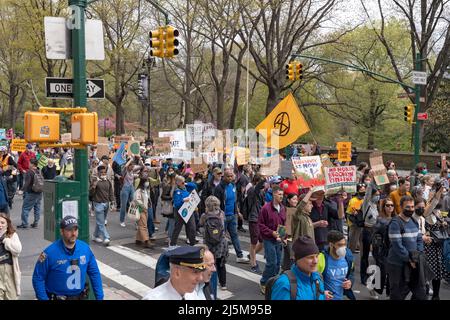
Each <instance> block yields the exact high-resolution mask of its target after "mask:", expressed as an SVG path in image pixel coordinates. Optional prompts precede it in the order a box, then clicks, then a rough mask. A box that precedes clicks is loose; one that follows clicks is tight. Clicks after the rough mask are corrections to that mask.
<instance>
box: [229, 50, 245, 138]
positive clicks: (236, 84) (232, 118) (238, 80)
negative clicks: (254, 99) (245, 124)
mask: <svg viewBox="0 0 450 320" xmlns="http://www.w3.org/2000/svg"><path fill="white" fill-rule="evenodd" d="M244 53H245V48H244V49H243V50H241V52H239V57H238V61H237V66H236V67H237V70H236V79H235V82H234V98H233V107H232V108H231V115H230V124H229V128H230V129H234V126H235V121H236V113H237V109H238V107H239V96H240V93H241V91H240V87H241V75H242V67H241V63H242V59H243V57H244Z"/></svg>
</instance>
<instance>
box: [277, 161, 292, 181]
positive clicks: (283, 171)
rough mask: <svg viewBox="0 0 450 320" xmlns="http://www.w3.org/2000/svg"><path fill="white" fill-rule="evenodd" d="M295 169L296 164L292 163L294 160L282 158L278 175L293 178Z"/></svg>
mask: <svg viewBox="0 0 450 320" xmlns="http://www.w3.org/2000/svg"><path fill="white" fill-rule="evenodd" d="M293 170H294V166H293V165H292V161H290V160H281V163H280V171H279V172H278V175H280V176H281V177H283V178H292V176H293V172H292V171H293Z"/></svg>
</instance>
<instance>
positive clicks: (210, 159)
mask: <svg viewBox="0 0 450 320" xmlns="http://www.w3.org/2000/svg"><path fill="white" fill-rule="evenodd" d="M202 156H203V158H204V159H205V162H206V163H207V164H213V163H217V162H219V154H218V153H217V152H203V153H202Z"/></svg>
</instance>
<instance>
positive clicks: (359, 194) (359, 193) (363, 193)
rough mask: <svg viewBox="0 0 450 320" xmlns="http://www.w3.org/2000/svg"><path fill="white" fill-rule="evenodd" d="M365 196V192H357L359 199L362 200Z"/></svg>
mask: <svg viewBox="0 0 450 320" xmlns="http://www.w3.org/2000/svg"><path fill="white" fill-rule="evenodd" d="M365 195H366V193H365V192H358V197H360V198H364V196H365Z"/></svg>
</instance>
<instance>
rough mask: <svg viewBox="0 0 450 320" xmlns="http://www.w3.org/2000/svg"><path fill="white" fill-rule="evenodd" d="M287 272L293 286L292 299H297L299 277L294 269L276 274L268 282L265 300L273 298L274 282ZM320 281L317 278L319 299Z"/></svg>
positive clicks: (317, 296) (318, 295) (317, 295)
mask: <svg viewBox="0 0 450 320" xmlns="http://www.w3.org/2000/svg"><path fill="white" fill-rule="evenodd" d="M283 274H285V275H286V276H287V277H288V279H289V285H290V288H291V295H290V296H291V300H297V277H296V276H295V274H294V272H293V271H292V270H286V271H284V272H283V273H281V274H279V275H276V276H274V277H272V278H270V279H269V280H268V281H267V283H266V291H265V294H264V299H265V300H272V287H273V285H274V283H275V282H276V281H277V280H278V279H279V278H280V277H281V276H282V275H283ZM320 294H321V292H320V283H319V280H316V300H319V298H320Z"/></svg>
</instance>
